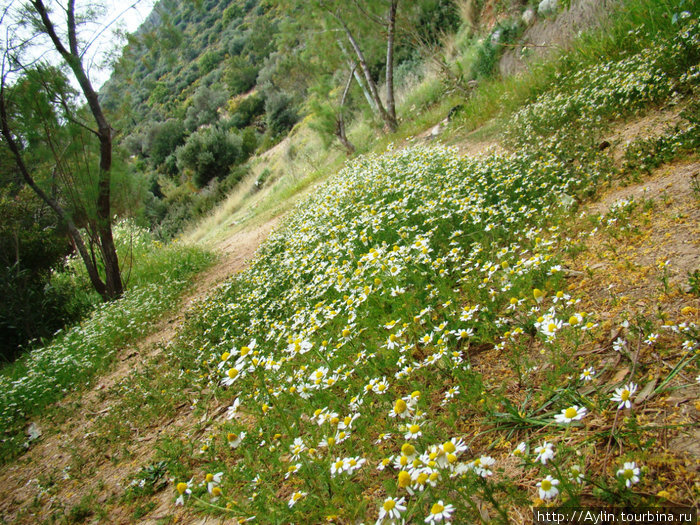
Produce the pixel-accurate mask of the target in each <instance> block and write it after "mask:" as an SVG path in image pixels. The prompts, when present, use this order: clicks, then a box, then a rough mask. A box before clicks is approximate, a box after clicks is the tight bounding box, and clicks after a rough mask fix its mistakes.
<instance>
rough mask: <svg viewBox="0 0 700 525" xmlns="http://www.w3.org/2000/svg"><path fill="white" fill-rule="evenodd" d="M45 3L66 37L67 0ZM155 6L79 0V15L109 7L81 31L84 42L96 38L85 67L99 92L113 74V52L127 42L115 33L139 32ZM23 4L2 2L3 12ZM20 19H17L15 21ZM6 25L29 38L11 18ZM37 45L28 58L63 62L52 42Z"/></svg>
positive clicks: (144, 1)
mask: <svg viewBox="0 0 700 525" xmlns="http://www.w3.org/2000/svg"><path fill="white" fill-rule="evenodd" d="M44 2H45V4H46V6H47V7H48V9H50V10H51V11H52V15H51V19H52V20H53V22H54V25H55V26H56V28H57V30H58V33H59V35H62V36H64V38H65V19H64V18H63V17H61V14H62V8H61V7H60V6H65V4H66V0H44ZM155 3H156V0H75V5H76V13H78V14H79V13H81V12H84V10H85V9H86V7H89V6H90V5H96V4H100V5H102V6H104V7H105V11H104V15H103V16H100V17H99V18H98V19H97V20H95V21H94V23H90V24H89V25H86V26H84V27H82V28H80V29H79V34H78V36H79V40H80V41H81V42H82V43H85V42H90V41H91V40H93V39H94V42H92V43H91V45H90V48H89V49H88V51H87V52H86V53H85V55H84V56H83V65H84V66H85V68H86V70H87V73H88V76H89V77H90V80H91V81H92V84H93V87H94V88H95V89H97V90H99V88H100V87H101V86H102V84H104V82H105V81H106V80H107V79H108V78H109V77H110V75H111V73H112V72H111V68H110V67H109V66H108V65H105V64H108V63H109V61H108V57H109V55H110V53H112V54H113V53H114V52H115V51H116V52H117V53H119V52H121V47H122V46H123V44H124V41H123V39H120V38H118V37H117V36H115V32H116V31H117V30H119V31H125V32H127V33H133V32H134V31H136V30H137V29H138V27H139V26H140V25H141V23H142V22H143V21H144V20H145V19H146V17H148V15H149V14H150V12H151V10H152V9H153V5H154V4H155ZM22 4H23V2H22V0H0V9H2V10H4V9H5V8H6V7H7V8H8V9H12V10H14V9H15V8H17V9H19V8H20V6H21V5H22ZM8 6H9V7H8ZM18 12H19V11H18ZM16 16H19V15H16ZM64 16H65V15H64ZM19 19H20V18H15V20H19ZM5 24H7V30H8V31H9V32H10V33H11V34H13V35H17V37H18V38H20V39H22V38H26V36H24V37H23V33H25V30H24V29H22V28H21V26H20V25H18V24H17V23H15V22H12V19H11V17H8V18H7V19H5V22H4V23H3V26H4V25H5ZM5 30H6V28H5V27H1V28H0V40H1V39H2V37H3V36H5V34H6V33H5ZM10 33H8V34H10ZM0 43H1V42H0ZM34 44H35V45H34V46H33V47H32V48H31V49H29V50H28V51H27V52H26V55H25V58H27V57H28V59H29V60H31V59H32V58H38V57H41V58H43V59H45V60H48V61H49V62H55V63H58V62H60V57H58V54H57V53H56V52H55V50H54V49H53V46H52V45H51V44H50V42H49V41H48V39H44V40H35V41H34ZM81 47H82V46H81ZM76 87H77V84H76Z"/></svg>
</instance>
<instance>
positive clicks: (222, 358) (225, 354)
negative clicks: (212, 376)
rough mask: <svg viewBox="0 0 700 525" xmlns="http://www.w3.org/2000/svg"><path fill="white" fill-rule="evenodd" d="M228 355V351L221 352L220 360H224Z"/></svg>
mask: <svg viewBox="0 0 700 525" xmlns="http://www.w3.org/2000/svg"><path fill="white" fill-rule="evenodd" d="M230 355H231V354H230V353H229V352H224V353H223V354H221V360H222V361H226V360H227V359H228V358H229V356H230Z"/></svg>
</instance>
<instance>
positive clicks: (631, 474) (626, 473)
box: [622, 468, 634, 479]
mask: <svg viewBox="0 0 700 525" xmlns="http://www.w3.org/2000/svg"><path fill="white" fill-rule="evenodd" d="M622 476H623V477H624V478H625V479H632V478H633V477H634V471H633V470H632V469H631V468H626V469H625V471H624V472H623V473H622Z"/></svg>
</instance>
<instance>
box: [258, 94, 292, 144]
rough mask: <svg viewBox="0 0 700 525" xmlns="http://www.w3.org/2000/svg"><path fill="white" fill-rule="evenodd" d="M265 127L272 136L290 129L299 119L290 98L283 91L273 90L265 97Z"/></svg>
mask: <svg viewBox="0 0 700 525" xmlns="http://www.w3.org/2000/svg"><path fill="white" fill-rule="evenodd" d="M265 114H266V116H267V128H268V131H269V132H270V134H271V135H272V136H273V137H276V136H279V135H282V134H284V133H286V132H287V131H289V130H290V129H292V127H293V126H294V124H296V122H297V120H298V119H299V115H298V113H297V111H296V109H295V108H294V104H293V101H292V98H291V97H290V96H289V95H288V94H286V93H283V92H279V91H273V92H272V93H271V94H269V95H268V96H267V98H266V99H265Z"/></svg>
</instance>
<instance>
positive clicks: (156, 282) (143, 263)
mask: <svg viewBox="0 0 700 525" xmlns="http://www.w3.org/2000/svg"><path fill="white" fill-rule="evenodd" d="M115 238H116V242H117V244H118V245H119V251H120V257H121V259H122V261H124V264H125V267H124V268H123V272H124V278H125V281H126V282H127V283H128V289H127V291H126V292H125V294H124V296H123V297H122V298H121V299H119V300H116V301H113V302H110V303H101V302H100V298H99V296H97V294H96V293H94V292H92V291H90V284H89V280H88V278H87V275H85V268H84V267H83V266H82V264H81V261H80V260H79V259H78V258H77V257H76V258H75V259H71V260H70V261H69V262H68V265H67V269H66V270H65V271H63V272H61V273H60V274H57V275H55V276H54V279H55V280H57V281H59V284H58V285H60V286H70V287H71V288H73V289H74V290H78V291H79V293H77V294H76V298H75V299H74V301H75V302H76V303H80V308H82V309H87V308H91V309H92V311H91V313H89V314H88V315H86V317H85V319H84V320H83V321H82V322H81V323H79V324H77V325H75V326H72V327H68V328H66V329H65V330H59V331H58V332H57V333H56V334H55V335H54V337H53V338H52V339H51V341H49V342H48V343H46V344H45V345H37V346H36V347H35V348H33V349H31V350H29V351H28V352H27V353H26V354H25V355H24V356H23V357H22V358H20V359H19V360H17V361H16V362H15V363H12V364H11V365H8V366H6V367H4V368H3V369H2V370H1V371H0V405H1V408H0V428H1V429H2V443H1V445H0V461H6V460H7V459H9V458H11V457H14V456H16V455H17V454H18V453H20V452H22V450H24V446H25V445H26V440H27V435H26V434H25V432H24V425H25V423H26V421H27V419H28V418H30V417H32V416H36V415H37V414H41V413H43V412H44V411H45V410H46V409H47V407H50V406H51V403H53V402H55V401H57V400H59V399H61V398H62V397H63V396H64V395H65V394H66V393H67V392H69V391H71V390H74V389H78V388H81V387H82V386H84V385H85V384H89V382H90V380H91V379H92V377H93V376H94V375H95V374H96V373H97V372H99V371H102V370H104V368H105V367H106V366H107V365H108V364H109V363H110V362H112V361H113V359H114V358H115V356H116V355H118V353H119V351H120V350H122V349H123V348H124V347H125V346H126V345H128V344H130V343H133V342H134V341H136V340H138V339H139V338H141V337H143V336H144V335H146V334H148V333H149V332H150V331H151V330H152V329H153V322H154V321H156V320H157V319H159V318H160V316H162V315H163V314H164V313H165V312H166V311H168V310H170V309H171V308H172V306H173V303H174V301H176V299H177V297H178V296H179V295H180V294H181V293H182V291H183V290H185V289H186V287H187V286H188V284H189V283H190V282H191V278H192V276H193V275H195V274H196V273H198V272H200V271H201V270H203V269H204V268H205V267H206V266H207V265H209V264H211V262H212V261H213V257H212V255H211V254H210V253H209V252H206V251H204V250H202V249H201V248H197V247H193V246H188V245H185V244H182V243H178V242H173V243H170V244H167V245H163V244H161V243H159V242H157V241H156V240H155V238H154V236H153V235H152V234H151V233H149V232H148V231H146V230H144V229H142V228H139V227H137V226H135V225H133V224H132V223H130V222H129V221H124V222H122V223H120V224H119V225H118V226H117V227H116V228H115Z"/></svg>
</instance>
